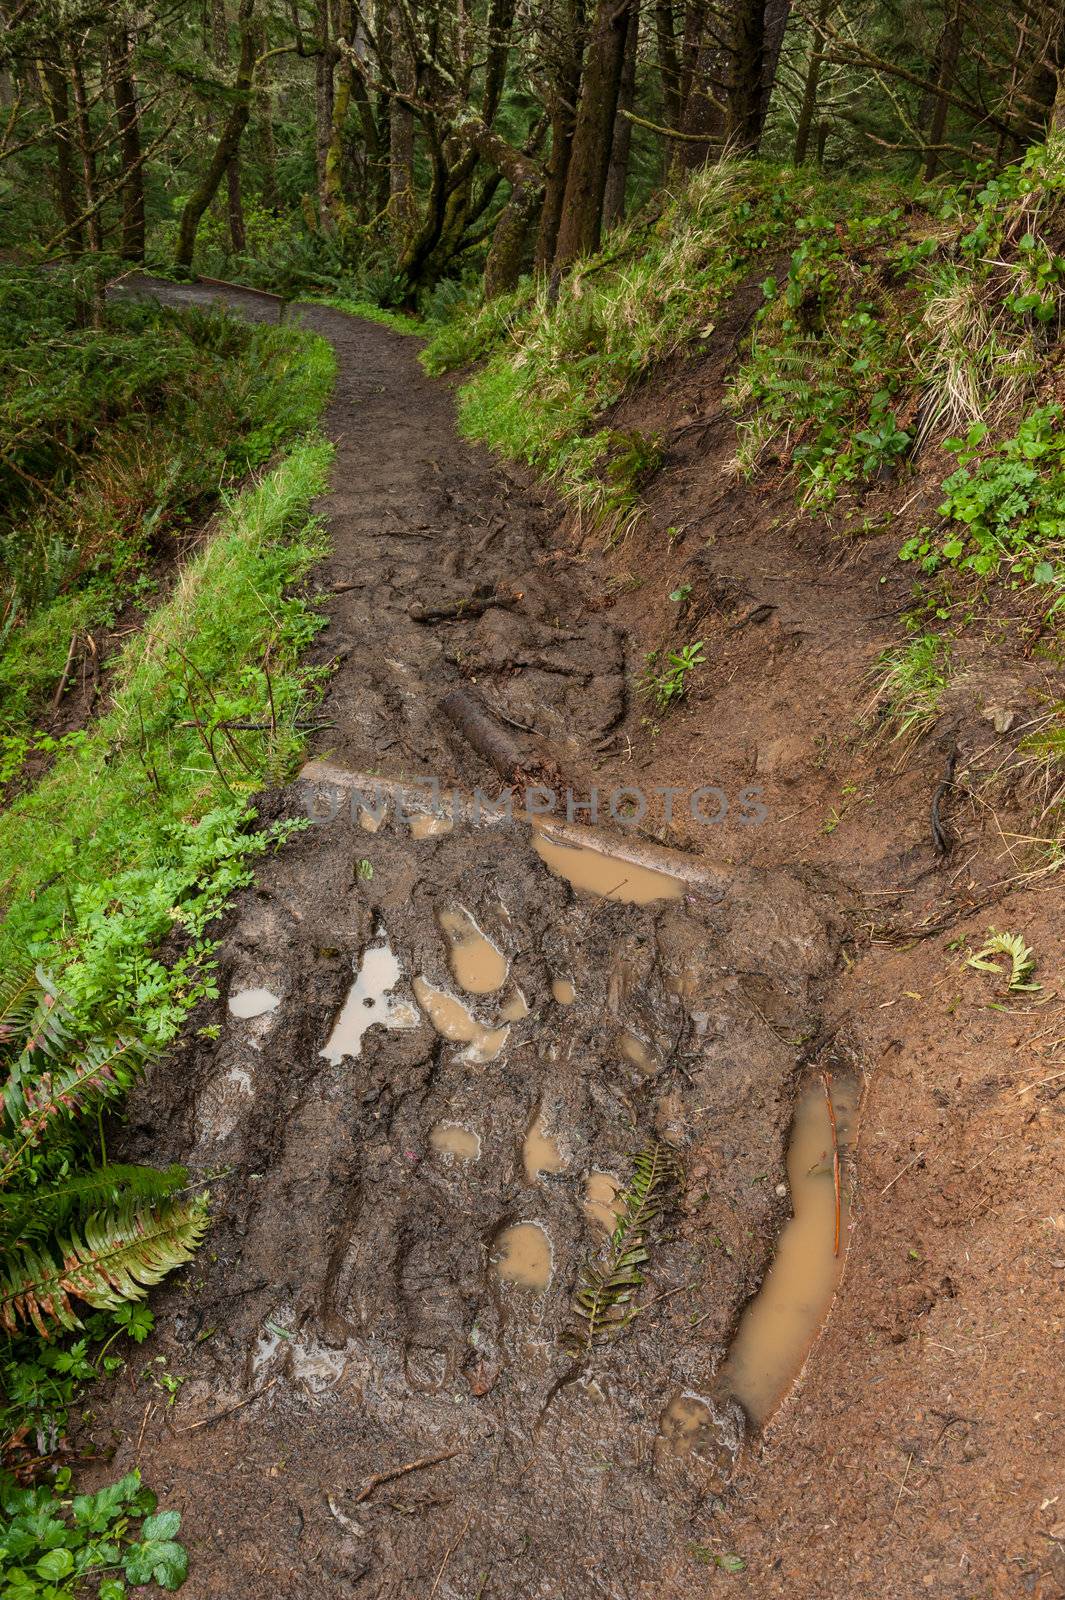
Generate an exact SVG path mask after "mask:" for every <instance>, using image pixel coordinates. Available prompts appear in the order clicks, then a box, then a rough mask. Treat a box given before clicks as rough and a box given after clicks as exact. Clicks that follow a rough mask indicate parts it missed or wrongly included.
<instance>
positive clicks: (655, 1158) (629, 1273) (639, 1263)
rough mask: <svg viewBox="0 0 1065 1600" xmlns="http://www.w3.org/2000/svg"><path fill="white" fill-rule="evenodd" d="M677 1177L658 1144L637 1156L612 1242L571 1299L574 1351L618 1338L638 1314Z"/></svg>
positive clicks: (620, 1199)
mask: <svg viewBox="0 0 1065 1600" xmlns="http://www.w3.org/2000/svg"><path fill="white" fill-rule="evenodd" d="M679 1177H680V1172H679V1168H678V1166H677V1162H676V1158H675V1157H674V1156H673V1154H672V1152H671V1151H670V1150H668V1149H667V1147H666V1146H665V1145H663V1144H659V1143H658V1142H657V1141H656V1142H654V1143H652V1144H650V1145H648V1147H647V1149H646V1150H642V1151H641V1152H640V1154H639V1155H638V1156H637V1157H636V1158H635V1161H634V1162H633V1175H632V1180H631V1182H630V1183H629V1185H628V1187H627V1188H626V1189H625V1190H624V1191H623V1192H622V1194H621V1195H620V1196H619V1197H618V1204H619V1207H620V1209H619V1215H618V1221H617V1226H616V1227H615V1229H614V1232H613V1233H612V1234H611V1236H610V1241H609V1244H608V1245H607V1247H606V1249H605V1251H603V1252H600V1255H598V1256H595V1257H593V1259H592V1260H590V1261H588V1262H586V1263H585V1265H584V1267H583V1268H582V1269H581V1275H580V1279H579V1282H578V1286H577V1292H576V1294H575V1295H574V1297H573V1309H574V1311H575V1312H576V1314H577V1316H578V1317H579V1318H580V1319H581V1327H580V1329H579V1331H576V1332H574V1333H572V1334H571V1335H570V1336H569V1337H568V1339H567V1342H568V1343H569V1344H570V1345H571V1346H572V1347H573V1349H574V1350H575V1351H578V1352H579V1351H584V1352H585V1353H587V1351H589V1350H590V1349H591V1348H592V1346H593V1345H594V1344H596V1343H599V1342H602V1341H603V1340H606V1339H611V1338H614V1337H615V1336H616V1335H617V1334H619V1333H620V1332H621V1331H622V1329H624V1328H626V1327H627V1326H628V1324H629V1323H630V1322H631V1321H632V1319H633V1317H634V1316H635V1315H636V1311H637V1308H636V1306H635V1305H634V1303H633V1299H634V1296H635V1294H636V1291H637V1289H639V1287H640V1285H641V1284H642V1283H643V1281H644V1280H643V1272H642V1270H641V1269H642V1267H643V1266H644V1265H645V1263H646V1262H647V1260H648V1255H649V1252H648V1248H647V1238H648V1232H649V1230H650V1228H651V1225H652V1223H653V1222H654V1221H655V1220H656V1218H657V1217H659V1216H660V1215H661V1213H662V1212H663V1210H664V1209H665V1207H666V1205H667V1204H668V1202H669V1196H670V1192H671V1190H673V1189H674V1188H676V1185H677V1183H678V1181H679Z"/></svg>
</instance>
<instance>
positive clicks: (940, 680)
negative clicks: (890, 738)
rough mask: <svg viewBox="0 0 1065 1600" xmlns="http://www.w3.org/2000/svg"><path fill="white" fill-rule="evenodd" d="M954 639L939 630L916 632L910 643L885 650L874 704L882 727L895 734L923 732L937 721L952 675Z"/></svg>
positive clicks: (881, 660)
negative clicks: (935, 631) (941, 696)
mask: <svg viewBox="0 0 1065 1600" xmlns="http://www.w3.org/2000/svg"><path fill="white" fill-rule="evenodd" d="M950 661H951V647H950V641H949V640H948V639H946V638H944V637H943V636H942V635H941V634H937V633H915V634H914V636H913V637H912V638H911V639H910V641H909V643H908V644H905V645H900V646H899V647H898V648H896V649H893V650H885V651H884V652H883V654H882V655H881V656H880V657H879V659H878V661H877V663H876V668H875V669H874V670H875V671H876V672H877V674H878V675H879V680H880V681H879V685H878V688H877V692H876V695H875V697H874V701H873V706H874V708H875V710H876V713H877V719H878V722H879V724H880V726H881V727H890V728H893V729H894V736H895V738H901V737H902V735H903V734H906V733H911V732H920V731H922V730H923V729H924V728H926V727H927V726H928V724H929V723H930V722H932V721H934V719H935V717H936V715H937V713H938V711H939V698H940V695H941V694H942V693H943V690H944V689H945V688H946V686H947V682H948V680H949V677H950Z"/></svg>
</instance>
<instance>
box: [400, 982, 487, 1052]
mask: <svg viewBox="0 0 1065 1600" xmlns="http://www.w3.org/2000/svg"><path fill="white" fill-rule="evenodd" d="M414 994H415V997H416V999H417V1001H418V1004H419V1005H420V1006H421V1008H422V1010H423V1011H424V1012H425V1015H426V1016H427V1017H428V1018H429V1021H430V1022H431V1023H432V1025H433V1027H434V1028H435V1029H436V1031H437V1033H438V1034H439V1035H440V1037H441V1038H442V1039H448V1040H450V1042H451V1043H452V1044H465V1045H469V1049H468V1050H467V1052H466V1059H467V1061H482V1062H483V1061H494V1060H495V1058H496V1056H497V1055H498V1054H499V1052H500V1051H501V1050H502V1048H503V1046H504V1044H505V1043H506V1039H507V1034H508V1033H509V1032H510V1029H509V1028H506V1027H504V1028H486V1027H485V1025H484V1024H483V1023H482V1022H478V1021H477V1018H476V1017H475V1016H474V1015H473V1013H472V1012H471V1011H469V1010H468V1009H467V1008H466V1006H464V1005H463V1003H462V1001H461V1000H457V999H456V998H455V996H454V995H453V994H448V993H447V992H446V990H444V989H434V988H433V986H432V984H431V983H427V982H426V981H425V979H424V978H415V980H414Z"/></svg>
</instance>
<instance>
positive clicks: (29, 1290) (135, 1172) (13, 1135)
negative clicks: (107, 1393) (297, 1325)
mask: <svg viewBox="0 0 1065 1600" xmlns="http://www.w3.org/2000/svg"><path fill="white" fill-rule="evenodd" d="M145 1055H146V1050H145V1048H144V1046H143V1045H142V1044H141V1043H140V1042H139V1041H135V1040H132V1039H130V1038H129V1037H124V1036H122V1035H115V1036H114V1037H112V1038H108V1039H88V1040H85V1039H75V1038H74V1037H73V1026H72V1022H71V1018H70V1015H69V1011H68V1009H67V1007H66V1005H65V1004H64V1002H63V999H62V997H61V996H60V994H59V993H58V991H57V989H56V986H55V984H54V983H53V982H52V980H51V979H50V978H49V977H48V976H47V974H45V973H44V972H43V971H41V970H38V971H37V972H36V973H33V974H32V975H31V974H29V973H23V974H16V975H13V976H10V977H9V978H8V979H7V980H6V981H5V984H4V987H3V991H2V993H0V1071H2V1073H3V1075H4V1083H3V1090H2V1094H3V1120H2V1123H0V1326H2V1327H3V1328H4V1330H5V1331H6V1332H7V1333H8V1334H9V1335H14V1334H17V1333H18V1332H20V1331H21V1330H24V1329H26V1328H27V1327H28V1326H32V1327H33V1328H35V1329H36V1331H37V1333H38V1334H39V1335H40V1336H41V1338H43V1339H50V1338H51V1337H52V1336H53V1335H54V1333H55V1332H56V1331H57V1330H59V1329H64V1330H68V1331H69V1330H73V1329H76V1328H78V1327H80V1326H81V1322H80V1318H79V1317H78V1315H77V1313H76V1311H75V1310H74V1306H73V1301H74V1300H81V1301H83V1302H85V1303H86V1304H87V1305H89V1306H92V1307H94V1308H96V1309H97V1310H102V1311H115V1310H117V1309H118V1308H119V1307H120V1306H121V1305H122V1304H123V1302H124V1301H130V1300H139V1299H140V1298H141V1297H142V1296H143V1295H144V1293H145V1291H146V1289H147V1288H148V1287H149V1286H150V1285H151V1284H154V1283H158V1281H159V1280H160V1278H162V1277H163V1276H165V1274H166V1273H167V1272H169V1271H171V1270H172V1269H173V1268H174V1267H176V1266H179V1265H180V1264H181V1263H182V1262H184V1261H187V1260H188V1259H189V1257H190V1255H191V1254H192V1251H193V1249H194V1248H195V1246H196V1244H197V1243H198V1241H199V1239H200V1237H201V1236H202V1234H203V1231H204V1229H205V1227H206V1224H207V1218H206V1204H205V1201H204V1200H203V1199H202V1198H188V1197H181V1196H179V1195H177V1194H176V1193H175V1191H176V1190H178V1189H179V1187H180V1186H181V1185H182V1184H183V1182H184V1181H185V1177H186V1174H185V1173H184V1171H183V1169H181V1168H171V1169H170V1170H169V1171H167V1172H154V1171H153V1170H152V1169H151V1168H146V1167H131V1166H120V1167H115V1168H112V1167H109V1166H107V1164H106V1161H104V1162H102V1163H101V1165H100V1166H95V1165H90V1166H88V1167H87V1168H85V1169H84V1170H82V1171H80V1172H79V1171H77V1170H76V1167H77V1164H78V1161H79V1156H80V1155H81V1152H82V1151H83V1149H84V1139H83V1137H82V1125H83V1124H84V1122H85V1121H86V1120H90V1125H93V1126H94V1125H95V1119H96V1118H97V1117H98V1116H99V1115H100V1113H101V1112H102V1111H103V1109H104V1108H105V1107H106V1106H107V1105H108V1104H109V1103H110V1102H113V1101H115V1100H116V1099H117V1098H118V1097H119V1096H121V1095H122V1094H123V1093H124V1092H125V1090H126V1089H127V1088H128V1086H129V1084H130V1082H131V1080H132V1078H133V1076H134V1074H135V1073H136V1072H137V1071H138V1070H139V1069H140V1067H141V1066H142V1065H143V1062H144V1059H145ZM127 1326H128V1324H127Z"/></svg>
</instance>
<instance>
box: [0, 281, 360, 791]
mask: <svg viewBox="0 0 1065 1600" xmlns="http://www.w3.org/2000/svg"><path fill="white" fill-rule="evenodd" d="M38 299H39V300H40V303H38ZM84 316H85V303H84V286H83V285H82V284H81V282H80V280H79V278H78V275H77V273H73V274H71V275H68V276H66V277H65V276H64V275H62V274H60V275H58V276H57V278H56V280H55V281H51V280H49V282H48V284H47V285H46V286H45V288H44V290H43V291H42V289H41V286H40V280H39V275H38V274H28V273H26V272H21V273H20V272H18V271H8V272H6V273H0V328H2V331H3V333H4V336H5V338H6V339H7V340H8V341H9V343H8V344H7V345H6V347H5V350H4V353H3V355H2V356H0V377H2V378H3V379H4V396H3V400H2V402H0V455H2V456H3V462H2V463H0V501H2V504H3V506H4V510H3V512H2V513H0V783H3V782H5V781H8V780H10V778H11V777H13V776H15V775H16V774H17V772H18V770H19V768H20V766H21V763H22V761H23V759H24V758H25V756H26V754H27V753H28V751H29V750H30V749H31V748H32V747H33V744H34V737H33V736H34V733H35V731H37V728H38V725H39V723H40V722H42V721H43V720H44V719H45V716H46V714H47V709H48V706H49V704H50V702H51V700H52V697H53V695H54V693H55V690H56V686H57V684H58V682H59V680H60V677H61V674H62V672H63V668H64V665H65V664H66V661H67V657H68V651H70V650H71V647H72V644H74V645H76V646H77V651H76V655H75V656H74V657H73V659H74V660H75V662H76V663H77V664H80V663H81V661H82V658H83V656H84V657H85V658H86V659H87V658H88V654H89V648H90V639H91V640H92V643H93V644H95V643H96V640H97V638H98V637H99V635H100V634H101V633H102V632H104V631H105V630H107V629H108V628H109V627H111V626H113V624H114V622H115V620H116V617H117V616H118V614H119V613H120V611H121V610H122V609H123V607H124V606H126V605H127V603H129V602H130V601H135V602H137V603H138V604H139V605H140V606H141V607H144V606H146V605H148V604H150V601H151V598H152V594H153V592H154V587H155V572H156V570H157V563H159V562H160V561H162V562H163V563H165V562H166V561H167V560H169V561H170V562H171V563H172V562H173V561H174V559H175V558H176V557H177V558H179V556H180V550H181V548H182V547H183V545H185V544H186V543H187V542H188V541H189V540H190V538H191V537H194V536H195V530H196V528H197V526H198V524H199V523H201V522H202V521H203V519H204V518H205V517H206V516H207V514H208V513H209V511H210V510H211V509H212V507H213V506H214V505H216V504H217V503H218V497H219V493H220V490H222V489H224V488H225V487H226V486H227V485H232V484H235V483H236V482H238V481H239V480H240V479H241V477H242V476H243V475H244V474H246V473H247V471H248V470H249V469H250V468H255V467H257V466H259V465H261V464H262V463H263V462H264V461H266V460H267V459H268V458H269V456H270V455H271V453H272V452H273V451H275V450H276V449H277V448H278V447H279V446H280V445H282V444H283V443H284V442H285V441H286V440H289V439H291V438H293V437H294V436H295V435H297V434H299V433H302V432H305V431H306V430H307V429H308V428H309V427H311V426H312V425H313V423H314V422H315V420H316V418H317V417H318V415H319V413H320V411H321V408H322V406H323V404H324V401H325V398H326V396H327V394H328V392H329V389H330V387H331V385H332V381H333V357H332V352H331V351H330V350H329V348H328V346H327V345H326V344H325V343H324V341H321V340H317V339H315V338H314V337H313V336H311V335H308V334H307V333H305V332H303V331H302V330H299V329H297V328H275V327H251V326H248V325H245V324H241V323H239V322H236V321H235V320H234V319H233V318H229V317H225V316H224V315H221V314H219V313H218V312H208V313H204V312H199V311H195V310H187V311H181V312H174V311H172V310H170V309H168V308H165V307H160V306H158V305H156V304H154V303H148V304H142V303H125V302H120V303H116V304H115V305H114V306H112V307H110V308H109V310H108V315H107V321H106V323H105V325H104V327H103V328H99V329H97V328H93V327H91V326H89V327H85V326H82V321H83V319H84Z"/></svg>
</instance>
